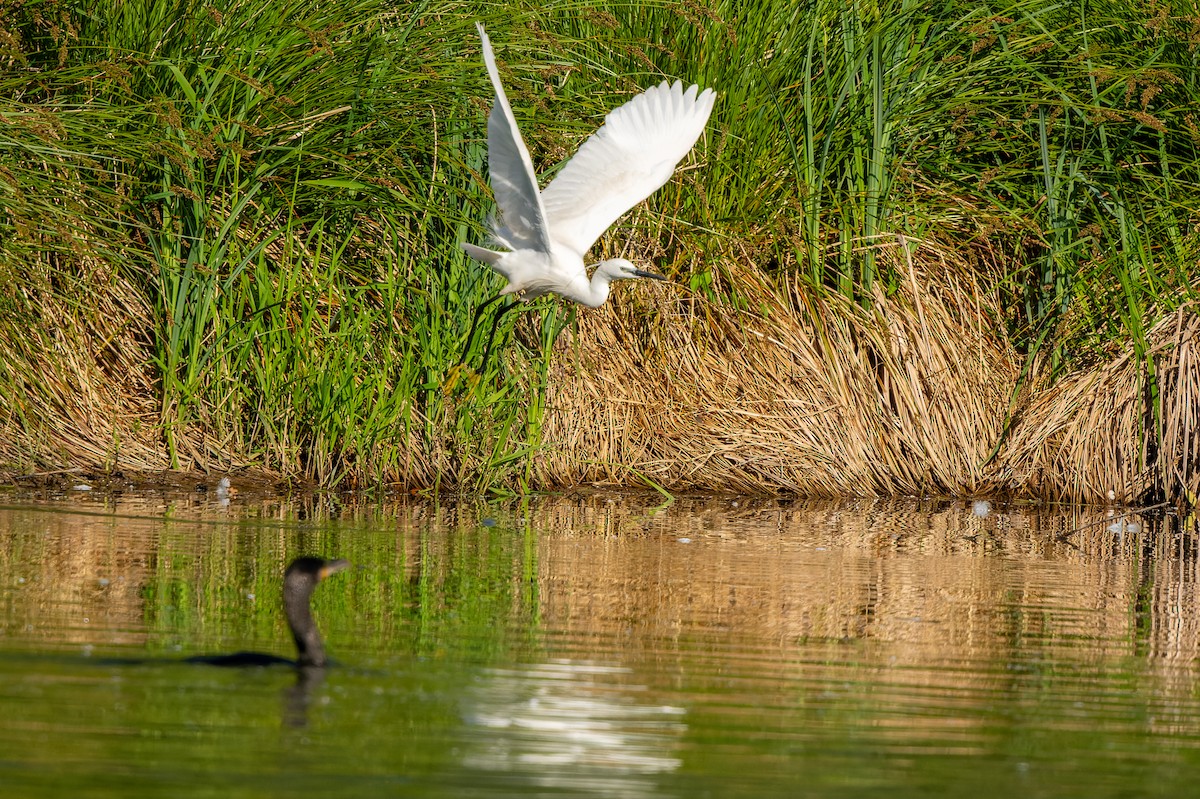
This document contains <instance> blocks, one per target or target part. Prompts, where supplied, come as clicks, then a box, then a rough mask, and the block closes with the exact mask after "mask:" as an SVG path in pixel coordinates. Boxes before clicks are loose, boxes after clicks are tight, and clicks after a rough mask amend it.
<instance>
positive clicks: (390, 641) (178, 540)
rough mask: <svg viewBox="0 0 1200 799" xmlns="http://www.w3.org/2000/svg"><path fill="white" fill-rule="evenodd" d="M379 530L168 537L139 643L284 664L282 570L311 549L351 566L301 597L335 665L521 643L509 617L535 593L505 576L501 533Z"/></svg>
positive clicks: (466, 528) (513, 548)
mask: <svg viewBox="0 0 1200 799" xmlns="http://www.w3.org/2000/svg"><path fill="white" fill-rule="evenodd" d="M447 524H452V521H450V520H448V522H447ZM385 529H387V530H388V532H387V533H382V532H379V531H378V530H377V529H375V528H373V527H370V526H359V525H356V524H351V525H332V524H330V525H327V526H325V527H324V528H323V529H318V530H313V531H311V532H308V533H304V534H297V531H296V529H295V528H294V527H292V526H291V525H288V526H285V527H283V528H281V529H280V530H279V532H280V533H281V535H273V534H271V533H270V532H269V531H263V532H260V533H259V534H258V535H256V536H248V535H245V534H241V533H239V534H237V535H222V534H214V535H210V536H207V537H206V538H205V539H204V540H203V542H198V541H197V539H195V538H191V537H188V538H182V537H176V536H172V537H171V539H170V543H169V544H167V546H166V548H160V550H159V551H158V552H157V553H156V554H155V555H154V558H153V560H154V563H155V570H154V572H153V573H152V574H151V576H150V577H149V579H148V582H147V584H146V586H145V587H144V589H143V598H144V600H145V613H146V624H147V627H148V628H149V630H150V631H151V633H152V635H151V637H150V641H151V642H152V643H153V644H154V645H156V646H166V647H169V648H171V649H174V648H175V646H176V645H182V646H183V650H184V654H206V653H219V652H230V651H236V650H243V649H253V650H257V651H264V652H269V653H274V654H279V655H284V656H288V657H290V656H292V655H293V645H292V641H291V638H290V637H289V635H288V631H287V625H286V622H285V620H284V618H283V613H282V609H281V603H282V590H283V585H282V584H283V571H284V568H285V566H286V565H287V563H288V562H290V561H291V559H292V558H294V557H296V556H298V555H301V554H312V553H320V554H324V555H326V556H329V557H333V556H337V557H344V558H346V559H348V560H350V561H351V562H352V563H353V564H354V568H353V569H351V570H349V571H347V572H343V573H340V574H337V575H334V576H332V577H331V578H329V580H328V581H326V582H323V583H322V584H321V585H320V586H319V587H318V588H317V590H316V592H315V593H314V595H313V601H312V606H313V613H314V616H315V617H316V619H317V623H318V626H319V627H320V629H321V632H322V635H323V637H324V638H325V640H326V641H327V648H328V650H329V653H330V655H331V656H332V657H333V658H334V659H335V660H343V661H345V660H347V659H351V658H352V659H356V660H357V659H361V658H363V657H367V658H370V657H372V655H374V654H378V653H379V652H389V653H393V654H394V653H396V652H397V650H398V649H399V650H402V651H408V652H411V654H413V655H416V656H420V657H446V656H453V657H455V658H457V659H459V660H462V659H468V660H476V659H480V658H482V659H485V660H486V659H488V658H490V657H492V656H494V655H495V654H497V653H498V652H500V651H502V650H503V649H505V647H506V646H507V643H506V642H507V640H508V637H509V635H512V634H514V633H516V634H518V637H519V639H520V640H523V641H524V640H526V639H527V635H528V633H529V631H528V630H526V631H524V632H521V633H517V631H516V630H515V629H514V628H513V625H512V623H511V621H510V619H509V615H510V614H512V613H514V612H516V613H517V615H518V617H519V618H531V617H532V613H533V606H534V604H535V603H536V601H537V597H536V590H535V591H534V593H533V595H530V594H529V592H528V590H527V589H528V587H529V585H528V583H527V582H526V581H522V580H520V579H518V578H517V577H516V576H517V575H518V574H520V573H521V571H522V570H524V569H525V568H526V567H525V566H524V565H523V562H524V560H525V559H526V557H527V553H526V551H525V547H524V546H523V544H522V543H521V537H520V536H515V535H513V531H512V530H511V529H508V528H482V527H479V526H476V525H474V524H470V523H467V522H463V523H462V524H461V525H459V526H447V527H439V528H438V533H437V534H436V535H434V534H426V533H424V532H422V531H421V530H420V529H413V528H407V527H406V528H402V529H399V530H397V529H395V523H394V522H390V523H388V524H387V525H386V528H385ZM268 530H269V525H268ZM250 595H253V598H251V596H250ZM521 608H529V610H528V611H527V612H522V611H521V610H520V609H521Z"/></svg>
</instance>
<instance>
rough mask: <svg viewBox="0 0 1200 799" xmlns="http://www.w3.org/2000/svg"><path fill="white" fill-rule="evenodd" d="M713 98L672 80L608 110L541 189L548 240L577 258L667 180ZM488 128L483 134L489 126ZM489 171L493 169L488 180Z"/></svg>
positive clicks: (705, 119)
mask: <svg viewBox="0 0 1200 799" xmlns="http://www.w3.org/2000/svg"><path fill="white" fill-rule="evenodd" d="M480 32H481V33H482V30H481V31H480ZM484 49H485V52H487V48H486V47H485V48H484ZM490 63H491V62H490V61H489V69H490V70H492V71H493V73H494V71H495V68H494V67H492V66H491V65H490ZM493 80H495V78H493ZM497 91H498V92H499V86H498V85H497ZM697 92H699V94H697ZM501 96H502V95H501ZM715 100H716V94H715V93H714V92H713V90H712V89H706V90H704V91H703V92H700V91H699V88H698V87H696V86H692V87H690V88H688V89H687V90H686V91H685V90H684V88H683V84H682V83H680V82H678V81H676V82H675V83H674V84H670V83H668V82H666V81H663V82H662V83H660V84H659V85H657V86H654V87H652V88H650V89H647V90H646V91H644V92H642V93H641V94H639V95H638V96H637V97H634V98H633V99H632V100H630V101H629V102H627V103H625V104H624V105H622V106H621V107H620V108H617V109H614V110H613V111H611V112H610V113H609V114H608V116H607V117H605V120H604V125H603V126H602V127H601V128H600V129H599V130H598V131H596V132H595V133H594V134H592V136H591V138H589V139H588V140H587V141H585V142H584V143H583V146H582V147H580V148H579V152H577V153H576V154H575V157H574V158H572V159H571V160H570V161H569V162H568V163H567V165H566V166H564V167H563V168H562V170H561V171H560V172H559V173H558V175H557V176H556V177H555V178H554V180H552V181H551V182H550V185H549V186H547V187H546V190H545V191H543V192H542V195H541V201H542V206H541V207H542V208H543V209H544V210H545V217H544V218H545V219H546V221H547V222H548V226H549V233H550V236H551V237H552V238H553V239H554V240H555V241H557V242H559V243H560V244H564V245H566V246H568V247H570V248H571V249H573V250H575V251H576V252H577V253H579V254H580V255H583V254H584V253H586V252H587V251H588V250H589V249H591V246H592V245H593V244H594V243H595V242H596V239H598V238H600V234H602V233H603V232H604V231H606V230H608V228H609V227H610V226H611V225H612V223H613V222H616V221H617V218H618V217H620V216H621V214H623V213H625V212H626V211H628V210H629V209H630V208H632V207H633V206H634V205H636V204H637V203H639V202H641V201H642V200H644V199H646V198H647V197H649V196H650V195H651V194H653V193H654V191H655V190H656V189H658V188H659V187H661V186H662V185H663V184H664V183H666V182H667V180H668V179H670V177H671V174H672V173H673V172H674V171H675V166H676V165H677V164H678V163H679V162H680V160H681V159H682V158H683V157H684V156H685V155H687V152H688V150H690V149H692V145H693V144H695V143H696V140H697V139H698V138H700V134H701V133H702V132H703V131H704V125H705V124H706V123H707V122H708V117H709V114H711V113H712V108H713V103H714V101H715ZM497 105H499V102H497ZM505 108H506V110H507V104H506V105H505ZM492 113H493V117H494V115H495V111H493V112H492ZM511 117H512V114H511V113H509V118H510V119H511ZM488 130H489V135H491V124H490V123H489V127H488ZM514 130H515V126H514ZM517 141H518V143H519V142H520V137H519V135H518V137H517ZM521 152H522V153H524V152H525V150H524V147H523V146H522V149H521ZM525 162H526V163H527V164H528V163H529V156H528V155H525ZM494 174H495V171H494V167H493V178H492V179H493V181H494V180H495V177H494ZM497 201H499V194H497ZM502 207H503V206H502ZM505 213H506V214H507V210H505Z"/></svg>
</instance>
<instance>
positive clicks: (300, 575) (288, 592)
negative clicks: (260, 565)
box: [188, 557, 350, 669]
mask: <svg viewBox="0 0 1200 799" xmlns="http://www.w3.org/2000/svg"><path fill="white" fill-rule="evenodd" d="M349 567H350V561H347V560H342V559H341V558H338V559H337V560H324V559H322V558H309V557H304V558H296V559H295V560H293V561H292V562H291V563H290V564H289V565H288V567H287V571H285V572H284V573H283V612H284V613H285V614H286V615H287V623H288V627H290V628H291V630H292V638H294V639H295V641H296V652H297V656H296V659H295V660H289V659H287V658H281V657H278V656H276V655H267V654H264V653H262V652H235V653H234V654H232V655H201V656H199V657H194V658H188V662H189V663H207V664H209V665H211V666H271V665H275V664H286V665H290V666H297V667H300V668H318V669H319V668H321V667H323V666H324V665H325V664H326V660H325V647H324V645H322V643H321V634H320V633H318V632H317V623H316V622H315V621H313V617H312V610H311V609H310V608H309V599H310V598H311V597H312V592H313V589H314V588H316V587H317V583H319V582H321V581H322V580H324V579H325V578H326V577H328V576H329V575H331V574H336V573H337V572H340V571H342V570H343V569H347V568H349Z"/></svg>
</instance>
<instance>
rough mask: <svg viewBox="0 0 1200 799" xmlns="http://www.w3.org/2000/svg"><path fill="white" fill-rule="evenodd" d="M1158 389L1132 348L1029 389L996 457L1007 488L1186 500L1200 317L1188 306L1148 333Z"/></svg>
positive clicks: (1198, 458)
mask: <svg viewBox="0 0 1200 799" xmlns="http://www.w3.org/2000/svg"><path fill="white" fill-rule="evenodd" d="M1148 338H1149V342H1150V346H1149V351H1148V357H1150V358H1152V359H1153V363H1154V368H1155V370H1156V372H1157V373H1158V385H1159V389H1160V391H1161V398H1160V399H1161V409H1162V410H1161V416H1160V418H1158V419H1156V418H1155V415H1154V412H1153V399H1152V397H1151V395H1150V388H1149V387H1150V382H1149V379H1148V376H1147V374H1146V369H1145V367H1144V365H1143V363H1142V362H1140V361H1139V359H1138V358H1137V357H1136V355H1135V354H1134V352H1133V350H1132V347H1129V348H1127V349H1126V350H1125V351H1124V352H1122V353H1121V354H1120V355H1118V356H1117V357H1116V358H1114V359H1113V360H1112V361H1110V362H1108V363H1105V364H1101V365H1100V366H1099V367H1097V368H1095V369H1091V370H1087V371H1084V372H1081V373H1078V374H1074V375H1071V376H1068V377H1066V378H1064V379H1062V380H1060V381H1059V382H1058V383H1057V384H1056V385H1054V386H1053V387H1051V388H1049V389H1048V390H1045V391H1041V392H1038V394H1037V395H1036V397H1035V398H1034V399H1033V400H1032V401H1031V402H1030V403H1029V405H1028V407H1027V408H1026V410H1025V411H1024V412H1023V413H1022V414H1021V416H1020V418H1019V420H1018V422H1017V423H1016V424H1015V425H1014V428H1013V432H1012V436H1011V438H1010V440H1009V443H1008V446H1007V448H1006V450H1005V453H1004V455H1003V457H1002V459H1001V460H1002V463H1003V466H1002V469H1003V470H1004V472H1005V473H1006V474H1007V476H1008V479H1009V484H1008V486H1007V488H1009V489H1011V490H1014V491H1016V492H1018V493H1021V494H1026V495H1030V496H1037V497H1043V498H1047V499H1065V500H1071V501H1076V502H1106V501H1113V500H1115V501H1117V502H1120V503H1143V504H1150V503H1153V502H1160V501H1164V500H1166V501H1171V502H1181V501H1182V502H1184V503H1186V504H1187V505H1195V504H1196V497H1197V493H1198V492H1200V406H1198V403H1200V316H1198V315H1197V314H1196V308H1195V306H1194V305H1189V306H1185V307H1183V308H1180V309H1179V310H1177V311H1175V312H1174V313H1172V314H1170V315H1168V316H1167V317H1165V318H1164V319H1163V320H1162V321H1161V322H1159V323H1158V324H1157V325H1156V326H1155V327H1154V328H1153V329H1152V330H1151V331H1150V334H1149V336H1148Z"/></svg>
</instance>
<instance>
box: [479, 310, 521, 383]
mask: <svg viewBox="0 0 1200 799" xmlns="http://www.w3.org/2000/svg"><path fill="white" fill-rule="evenodd" d="M520 304H521V301H520V300H513V301H512V302H510V303H508V304H507V305H502V306H500V307H499V308H497V309H496V315H495V316H494V317H492V332H490V333H488V340H487V346H486V347H484V348H483V360H482V361H480V362H479V372H480V374H482V373H483V370H484V369H486V368H487V362H488V356H489V355H491V353H492V342H493V341H495V340H496V327H497V326H498V325H499V324H500V317H502V316H504V315H505V314H506V313H508V312H509V311H511V310H512V309H513V308H516V307H517V306H518V305H520Z"/></svg>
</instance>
